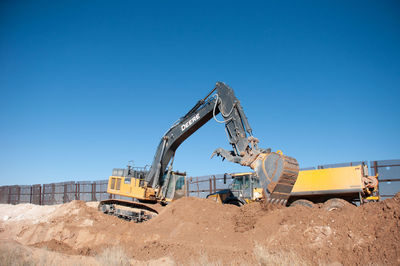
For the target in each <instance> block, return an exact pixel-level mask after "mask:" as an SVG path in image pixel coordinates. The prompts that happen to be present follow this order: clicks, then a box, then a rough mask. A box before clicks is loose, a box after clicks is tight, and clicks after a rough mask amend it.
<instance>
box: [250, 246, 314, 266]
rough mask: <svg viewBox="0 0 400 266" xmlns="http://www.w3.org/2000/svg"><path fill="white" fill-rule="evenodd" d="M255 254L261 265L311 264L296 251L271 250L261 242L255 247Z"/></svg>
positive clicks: (299, 265)
mask: <svg viewBox="0 0 400 266" xmlns="http://www.w3.org/2000/svg"><path fill="white" fill-rule="evenodd" d="M254 255H255V257H256V259H257V262H258V263H259V264H260V265H291V266H297V265H298V266H303V265H310V263H308V262H306V261H304V260H303V259H302V258H300V257H299V256H297V255H296V254H295V253H294V252H270V251H268V250H267V249H266V248H265V247H262V246H260V245H259V244H256V245H255V247H254Z"/></svg>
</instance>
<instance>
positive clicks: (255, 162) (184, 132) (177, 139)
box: [145, 82, 299, 204]
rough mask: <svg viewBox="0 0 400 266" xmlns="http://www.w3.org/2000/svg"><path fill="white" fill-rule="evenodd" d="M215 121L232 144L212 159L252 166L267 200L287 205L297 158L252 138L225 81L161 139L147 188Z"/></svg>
mask: <svg viewBox="0 0 400 266" xmlns="http://www.w3.org/2000/svg"><path fill="white" fill-rule="evenodd" d="M213 93H214V94H213ZM219 113H220V114H221V115H222V120H221V121H220V120H218V119H217V118H216V115H217V114H219ZM212 118H214V119H215V120H216V121H217V122H219V123H222V124H224V125H225V129H226V132H227V136H228V139H229V143H230V144H231V145H232V150H231V151H228V150H225V149H223V148H217V149H216V150H215V151H214V152H213V154H212V157H213V156H214V155H217V156H221V157H222V158H223V159H227V160H229V161H231V162H234V163H238V164H241V165H243V166H249V167H251V168H252V169H253V170H255V172H256V173H257V175H258V176H259V178H260V180H261V183H262V185H263V188H264V192H265V197H266V198H267V199H268V200H269V201H271V202H273V203H281V204H286V201H287V199H288V198H289V194H290V192H291V189H292V187H293V185H294V183H295V182H296V178H297V175H298V171H299V167H298V163H297V161H296V159H294V158H291V157H288V156H284V155H282V154H278V153H275V152H271V149H261V148H259V147H258V142H259V141H258V139H257V138H255V137H254V136H253V133H252V129H251V127H250V124H249V122H248V120H247V117H246V115H245V113H244V111H243V107H242V106H241V104H240V101H239V100H238V99H237V98H236V96H235V94H234V92H233V90H232V89H231V88H230V87H229V86H227V85H226V84H224V83H222V82H217V83H216V86H215V88H214V89H213V90H212V91H211V92H210V93H209V94H208V95H207V96H206V97H205V98H204V99H201V100H200V101H198V102H197V104H196V105H195V106H194V107H193V108H192V109H191V110H190V111H189V112H188V113H187V114H186V115H184V116H183V117H182V118H180V119H179V120H178V121H177V122H176V123H175V124H174V125H173V126H172V127H171V128H170V129H169V130H168V131H167V132H166V133H165V134H164V136H163V137H162V138H161V141H160V143H159V145H158V148H157V152H156V154H155V156H154V160H153V163H152V165H151V168H150V171H149V172H148V174H147V175H146V178H145V180H146V182H147V184H148V186H150V187H152V188H158V187H159V186H160V184H161V180H162V177H163V176H164V173H165V171H166V169H167V167H168V164H169V163H170V162H171V164H172V162H173V156H174V154H175V151H176V149H177V148H178V147H179V145H180V144H181V143H182V142H183V141H185V140H186V139H187V138H188V137H190V136H191V135H192V134H193V133H194V132H196V131H197V130H198V129H199V128H200V127H202V126H203V125H204V124H205V123H207V122H208V121H209V120H210V119H212ZM171 168H172V167H171ZM166 183H168V182H166ZM158 191H159V195H158V196H159V197H165V196H166V195H165V194H164V195H162V193H163V191H164V192H165V188H164V189H160V190H158Z"/></svg>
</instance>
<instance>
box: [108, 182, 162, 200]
mask: <svg viewBox="0 0 400 266" xmlns="http://www.w3.org/2000/svg"><path fill="white" fill-rule="evenodd" d="M107 193H109V194H112V195H119V196H124V197H130V198H135V199H138V200H146V201H151V200H154V201H156V191H155V190H154V189H152V188H150V187H147V184H146V182H145V181H144V180H143V179H138V178H130V177H124V176H110V178H109V179H108V186H107Z"/></svg>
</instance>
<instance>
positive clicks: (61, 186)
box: [0, 160, 400, 205]
mask: <svg viewBox="0 0 400 266" xmlns="http://www.w3.org/2000/svg"><path fill="white" fill-rule="evenodd" d="M360 164H365V165H367V166H369V174H370V175H375V174H378V180H379V193H380V196H381V199H386V198H390V197H393V196H394V195H395V194H396V193H397V192H399V191H400V160H381V161H371V162H370V163H369V164H368V162H366V161H360V162H348V163H340V164H328V165H319V166H317V167H309V168H302V169H300V170H311V169H325V168H336V167H345V166H352V165H360ZM107 183H108V180H98V181H80V182H61V183H51V184H42V185H40V184H38V185H27V186H0V203H5V204H20V203H32V204H38V205H54V204H62V203H66V202H70V201H72V200H83V201H101V200H105V199H111V198H120V199H128V198H126V197H120V196H116V195H110V194H108V193H107ZM231 183H232V179H230V178H228V176H226V175H224V174H218V175H207V176H199V177H188V178H186V181H185V185H186V193H185V194H186V196H190V197H200V198H205V197H206V196H207V195H208V194H211V193H214V192H217V191H220V190H223V189H227V188H229V186H230V184H231Z"/></svg>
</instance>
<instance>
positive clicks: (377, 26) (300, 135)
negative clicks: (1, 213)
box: [0, 1, 400, 185]
mask: <svg viewBox="0 0 400 266" xmlns="http://www.w3.org/2000/svg"><path fill="white" fill-rule="evenodd" d="M399 14H400V3H399V2H398V1H287V2H286V1H260V2H246V1H210V2H206V1H199V2H197V3H194V2H192V1H179V2H176V1H1V3H0V90H1V96H0V129H1V130H0V185H7V184H35V183H48V182H58V181H68V180H97V179H104V178H107V177H108V176H109V175H110V174H111V170H112V168H114V167H125V166H126V164H127V162H128V161H129V160H134V161H135V164H136V165H137V166H142V165H145V164H150V163H151V161H152V159H153V155H154V152H155V150H156V147H157V144H158V142H159V140H160V138H161V136H162V135H163V133H164V132H165V131H166V130H167V129H168V128H169V127H170V126H171V124H172V123H173V122H175V121H176V119H178V118H179V117H180V116H182V115H183V114H185V113H186V112H187V111H188V110H189V109H190V108H191V107H192V106H193V105H194V104H195V103H196V102H197V101H198V100H199V99H200V98H202V97H204V96H205V95H206V94H207V93H208V92H209V91H210V90H211V89H212V88H213V86H214V84H215V82H216V81H224V82H226V83H228V84H229V85H230V86H231V87H232V88H233V89H234V90H235V93H236V96H237V97H238V98H239V99H240V101H241V103H242V105H243V107H244V110H245V112H246V114H247V116H248V118H249V121H250V124H251V125H252V127H253V131H254V135H255V136H256V137H258V138H259V139H260V141H261V145H262V146H264V147H271V148H272V149H273V150H277V149H281V150H283V152H284V153H285V154H288V155H290V156H293V157H295V158H297V160H298V161H299V163H300V165H301V167H306V166H314V165H317V164H326V163H339V162H346V161H358V160H376V159H394V158H400V152H399V150H400V134H399V131H400V130H399V129H400V125H399V122H400V121H399V120H400V119H399V115H400V104H399V100H400V49H399V47H400V15H399ZM220 146H221V147H223V148H230V146H229V143H228V141H227V139H226V136H225V132H224V129H223V126H222V125H220V124H217V123H216V122H214V121H210V122H209V123H208V124H206V125H205V126H204V127H203V128H201V129H200V130H199V131H198V132H196V133H195V134H194V135H193V136H192V137H191V138H189V139H188V140H187V141H186V142H184V143H183V144H182V145H181V147H180V148H179V149H178V151H177V154H176V158H175V168H176V169H178V170H181V171H184V170H186V171H187V172H188V174H189V175H191V176H196V175H206V174H212V173H224V172H230V171H241V170H245V169H244V168H242V167H240V166H236V165H235V164H232V163H229V162H221V160H220V159H219V158H218V159H216V158H214V159H212V160H210V159H209V156H210V155H211V153H212V151H213V150H214V149H215V148H217V147H220Z"/></svg>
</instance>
